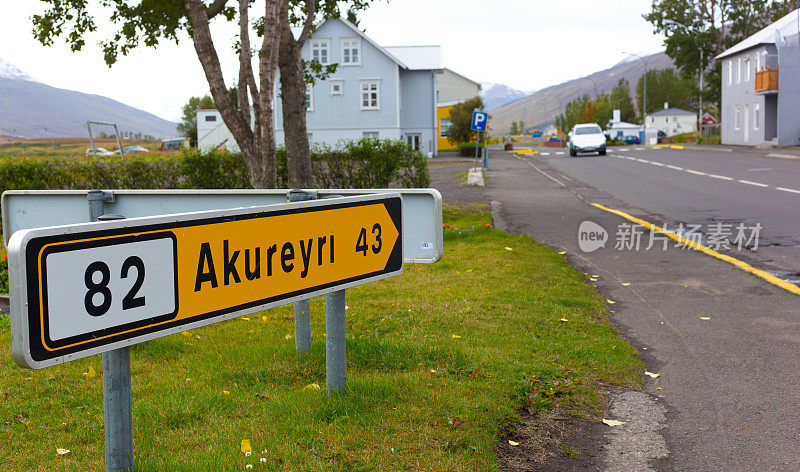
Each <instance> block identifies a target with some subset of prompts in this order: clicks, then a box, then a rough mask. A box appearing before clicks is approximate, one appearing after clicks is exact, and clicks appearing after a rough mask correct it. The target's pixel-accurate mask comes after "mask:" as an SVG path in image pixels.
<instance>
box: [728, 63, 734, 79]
mask: <svg viewBox="0 0 800 472" xmlns="http://www.w3.org/2000/svg"><path fill="white" fill-rule="evenodd" d="M731 84H733V59H731V60H729V61H728V85H731Z"/></svg>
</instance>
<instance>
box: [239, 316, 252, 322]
mask: <svg viewBox="0 0 800 472" xmlns="http://www.w3.org/2000/svg"><path fill="white" fill-rule="evenodd" d="M239 319H240V320H242V321H250V318H248V317H246V316H242V317H241V318H239Z"/></svg>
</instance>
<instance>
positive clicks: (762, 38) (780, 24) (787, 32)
mask: <svg viewBox="0 0 800 472" xmlns="http://www.w3.org/2000/svg"><path fill="white" fill-rule="evenodd" d="M798 11H799V10H795V11H793V12H791V13H789V14H788V15H786V16H784V17H783V18H781V19H780V20H778V21H776V22H775V23H772V24H771V25H769V26H767V27H766V28H764V29H762V30H761V31H759V32H758V33H756V34H754V35H752V36H750V37H749V38H747V39H745V40H744V41H742V42H740V43H739V44H737V45H735V46H733V47H732V48H730V49H728V50H727V51H725V52H723V53H722V54H720V55H719V56H717V59H723V58H725V57H728V56H732V55H734V54H737V53H740V52H742V51H745V50H747V49H750V48H753V47H756V46H758V45H760V44H775V32H776V31H779V32H780V35H781V36H784V37H786V36H792V35H795V34H797V33H798V27H797V23H798V21H797V15H798Z"/></svg>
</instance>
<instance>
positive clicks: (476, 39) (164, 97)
mask: <svg viewBox="0 0 800 472" xmlns="http://www.w3.org/2000/svg"><path fill="white" fill-rule="evenodd" d="M90 2H91V3H99V2H97V0H94V1H93V2H92V1H91V0H90ZM6 3H8V4H7V5H4V8H3V14H2V15H0V58H2V59H4V60H6V61H7V62H10V63H12V64H14V65H16V66H17V67H19V68H20V69H22V70H24V71H25V72H27V73H28V74H29V75H31V76H32V77H33V78H34V79H35V80H37V81H40V82H43V83H45V84H48V85H52V86H54V87H59V88H65V89H70V90H78V91H81V92H86V93H94V94H98V95H104V96H107V97H110V98H113V99H115V100H118V101H120V102H123V103H126V104H128V105H131V106H134V107H137V108H141V109H143V110H146V111H149V112H151V113H154V114H156V115H158V116H160V117H162V118H166V119H168V120H173V121H178V120H179V118H180V115H181V107H182V106H183V105H184V104H185V103H186V101H187V100H188V98H189V97H190V96H193V95H203V94H206V93H208V84H207V82H206V80H205V76H204V75H203V71H202V68H201V67H200V64H199V62H198V60H197V57H196V56H195V52H194V48H193V47H192V44H191V42H190V41H188V39H187V40H184V41H182V42H181V43H180V44H178V45H175V44H174V43H163V44H161V45H159V47H158V49H157V50H155V49H152V48H139V49H137V50H136V51H135V52H134V53H132V54H131V55H129V56H128V57H122V58H120V60H119V62H118V63H117V64H116V65H114V66H113V67H112V68H111V69H109V68H108V67H106V65H105V64H104V62H103V58H102V54H101V52H100V50H99V47H98V46H97V42H98V41H99V40H101V39H104V38H107V37H108V36H109V35H110V33H111V31H113V29H111V27H110V26H108V25H106V26H105V27H101V31H99V32H98V33H96V34H94V35H92V36H91V37H89V38H87V42H86V46H85V47H84V50H83V51H82V52H80V53H73V52H70V51H69V48H67V47H65V46H64V45H63V41H57V42H56V44H55V45H54V46H52V47H44V46H42V45H41V44H39V43H38V42H36V41H35V40H34V39H33V35H32V34H31V22H30V17H31V15H33V14H35V13H39V12H41V11H42V10H43V5H44V4H42V3H40V2H37V1H28V0H26V1H21V2H20V1H17V2H6ZM650 6H651V0H561V1H553V0H392V1H391V2H390V3H386V2H383V1H381V0H376V1H375V3H374V5H373V6H372V7H371V8H370V9H369V10H367V11H366V12H363V13H362V14H361V15H360V18H361V28H362V29H364V28H366V30H367V35H368V36H370V37H371V38H372V39H373V40H375V41H376V42H377V43H378V44H381V45H384V46H392V45H427V44H439V45H441V46H442V50H443V56H444V64H445V66H447V67H449V68H450V69H453V70H455V71H456V72H459V73H461V74H463V75H466V76H467V77H469V78H471V79H473V80H476V81H479V82H496V83H504V84H507V85H510V86H511V87H514V88H517V89H521V90H526V91H530V90H535V89H540V88H543V87H547V86H549V85H553V84H557V83H561V82H563V81H566V80H569V79H573V78H576V77H578V76H579V75H588V74H591V73H593V72H596V71H598V70H601V69H605V68H608V67H611V66H613V65H614V64H616V63H617V62H619V61H620V60H622V59H623V58H624V55H623V51H628V52H648V53H649V52H656V51H659V50H662V49H663V46H662V41H663V38H662V37H660V36H656V35H654V34H653V31H652V27H651V26H650V24H649V23H647V22H646V21H645V20H644V19H642V14H643V13H646V12H647V11H649V8H650ZM252 16H255V15H252ZM212 28H213V31H214V35H215V40H216V41H217V49H218V51H220V55H221V56H223V57H222V59H223V67H224V70H225V73H226V79H228V80H230V79H233V78H234V77H236V75H237V65H236V64H237V63H236V58H235V56H234V53H233V51H232V49H231V48H230V47H229V45H230V44H231V43H232V41H233V38H234V35H235V33H236V27H235V25H226V24H224V22H222V21H215V22H214V24H213V25H212Z"/></svg>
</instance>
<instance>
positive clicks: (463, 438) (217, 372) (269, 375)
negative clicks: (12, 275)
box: [0, 207, 642, 472]
mask: <svg viewBox="0 0 800 472" xmlns="http://www.w3.org/2000/svg"><path fill="white" fill-rule="evenodd" d="M445 221H446V229H445V230H444V234H445V236H444V240H445V256H444V258H443V260H442V261H440V262H439V263H437V264H433V265H412V264H409V265H406V267H405V269H404V272H403V274H402V275H400V276H398V277H395V278H391V279H387V280H383V281H380V282H376V283H372V284H369V285H363V286H360V287H357V288H354V289H350V290H348V292H347V305H348V307H349V308H348V309H347V333H348V341H347V363H348V366H347V367H348V372H347V374H348V393H347V394H346V395H343V396H333V397H328V396H327V395H326V393H325V358H324V357H325V356H324V353H325V345H324V337H323V333H324V312H323V301H322V300H319V299H317V300H314V302H313V303H312V335H313V336H314V344H313V352H312V354H310V355H307V356H299V355H297V354H296V353H295V349H294V339H293V338H292V335H293V333H294V327H293V326H294V325H293V317H292V311H291V307H290V306H286V307H281V308H277V309H272V310H269V311H266V312H263V313H258V314H253V315H250V316H248V317H247V318H239V319H235V320H231V321H228V322H225V323H218V324H215V325H212V326H208V327H205V328H202V329H196V330H193V331H191V332H184V333H181V334H177V335H173V336H169V337H165V338H160V339H158V340H155V341H151V342H147V343H143V344H139V345H136V346H134V347H133V348H132V349H131V359H132V372H133V403H134V404H133V412H134V431H133V434H134V450H135V457H136V464H137V469H136V470H139V471H164V472H167V471H169V472H172V471H203V472H207V471H236V470H245V467H246V465H247V464H252V465H253V468H252V470H254V471H258V470H272V471H283V470H292V471H319V470H330V471H401V470H402V471H406V470H427V471H496V470H498V466H497V459H496V445H497V441H498V437H499V433H500V431H501V430H502V429H503V428H507V427H509V426H511V425H513V423H514V422H515V421H516V420H517V418H518V415H519V412H520V411H521V410H522V409H524V408H527V409H529V410H530V411H532V412H534V413H537V412H545V411H551V410H559V411H561V412H564V413H567V414H574V415H578V416H582V417H594V416H596V415H599V414H601V412H602V409H603V407H604V405H605V403H604V400H603V399H602V398H600V396H599V394H597V393H596V390H595V387H596V386H597V385H600V384H603V385H608V384H611V385H620V386H627V387H633V388H637V387H638V386H639V382H640V380H639V379H640V375H639V373H640V372H641V371H640V369H641V367H642V365H641V363H640V362H639V360H638V359H637V357H636V353H635V351H634V350H633V349H632V348H631V347H630V346H629V345H628V344H627V343H626V342H625V340H623V339H622V338H621V337H619V335H618V333H617V332H616V330H615V329H614V328H613V327H612V326H611V325H610V324H609V322H608V320H607V317H606V316H607V313H608V308H607V306H606V305H605V299H604V298H602V297H601V296H600V295H599V294H597V293H596V292H595V291H594V289H593V288H591V287H590V286H588V285H587V284H586V275H585V274H583V273H581V272H578V271H576V270H574V269H573V268H571V267H570V266H569V265H567V263H566V261H565V259H564V258H563V257H562V256H560V255H558V254H556V253H555V252H554V251H552V250H551V249H548V248H546V247H544V246H542V245H539V244H537V243H535V242H534V241H532V240H531V239H529V238H527V237H522V236H513V235H509V234H505V233H503V232H500V231H498V230H495V229H492V228H488V227H486V226H485V225H482V224H481V223H488V222H489V221H490V220H489V214H488V212H487V211H486V209H485V207H480V208H476V207H471V208H466V207H462V208H453V207H449V208H446V210H445ZM447 228H453V229H447ZM562 319H564V320H567V321H561V320H562ZM100 367H101V363H100V357H99V356H95V357H91V358H87V359H82V360H78V361H74V362H71V363H68V364H64V365H61V366H56V367H51V368H47V369H44V370H39V371H31V370H25V369H21V368H19V367H17V366H16V365H15V364H14V363H13V361H12V360H11V340H10V334H9V321H8V318H7V317H0V445H2V446H0V450H2V454H0V470H2V471H22V470H25V471H48V472H49V471H62V470H68V471H85V470H104V455H103V454H104V452H103V451H104V443H103V398H102V374H101V372H100ZM317 386H319V387H321V388H319V389H318V388H317ZM243 440H248V441H249V442H250V444H251V445H252V450H253V453H252V455H250V456H246V455H245V454H244V453H243V452H242V451H241V446H242V441H243ZM57 448H64V449H69V450H70V452H69V453H67V454H64V455H59V454H58V453H57V452H56V450H57ZM262 451H263V452H262ZM261 459H264V461H263V462H261Z"/></svg>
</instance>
